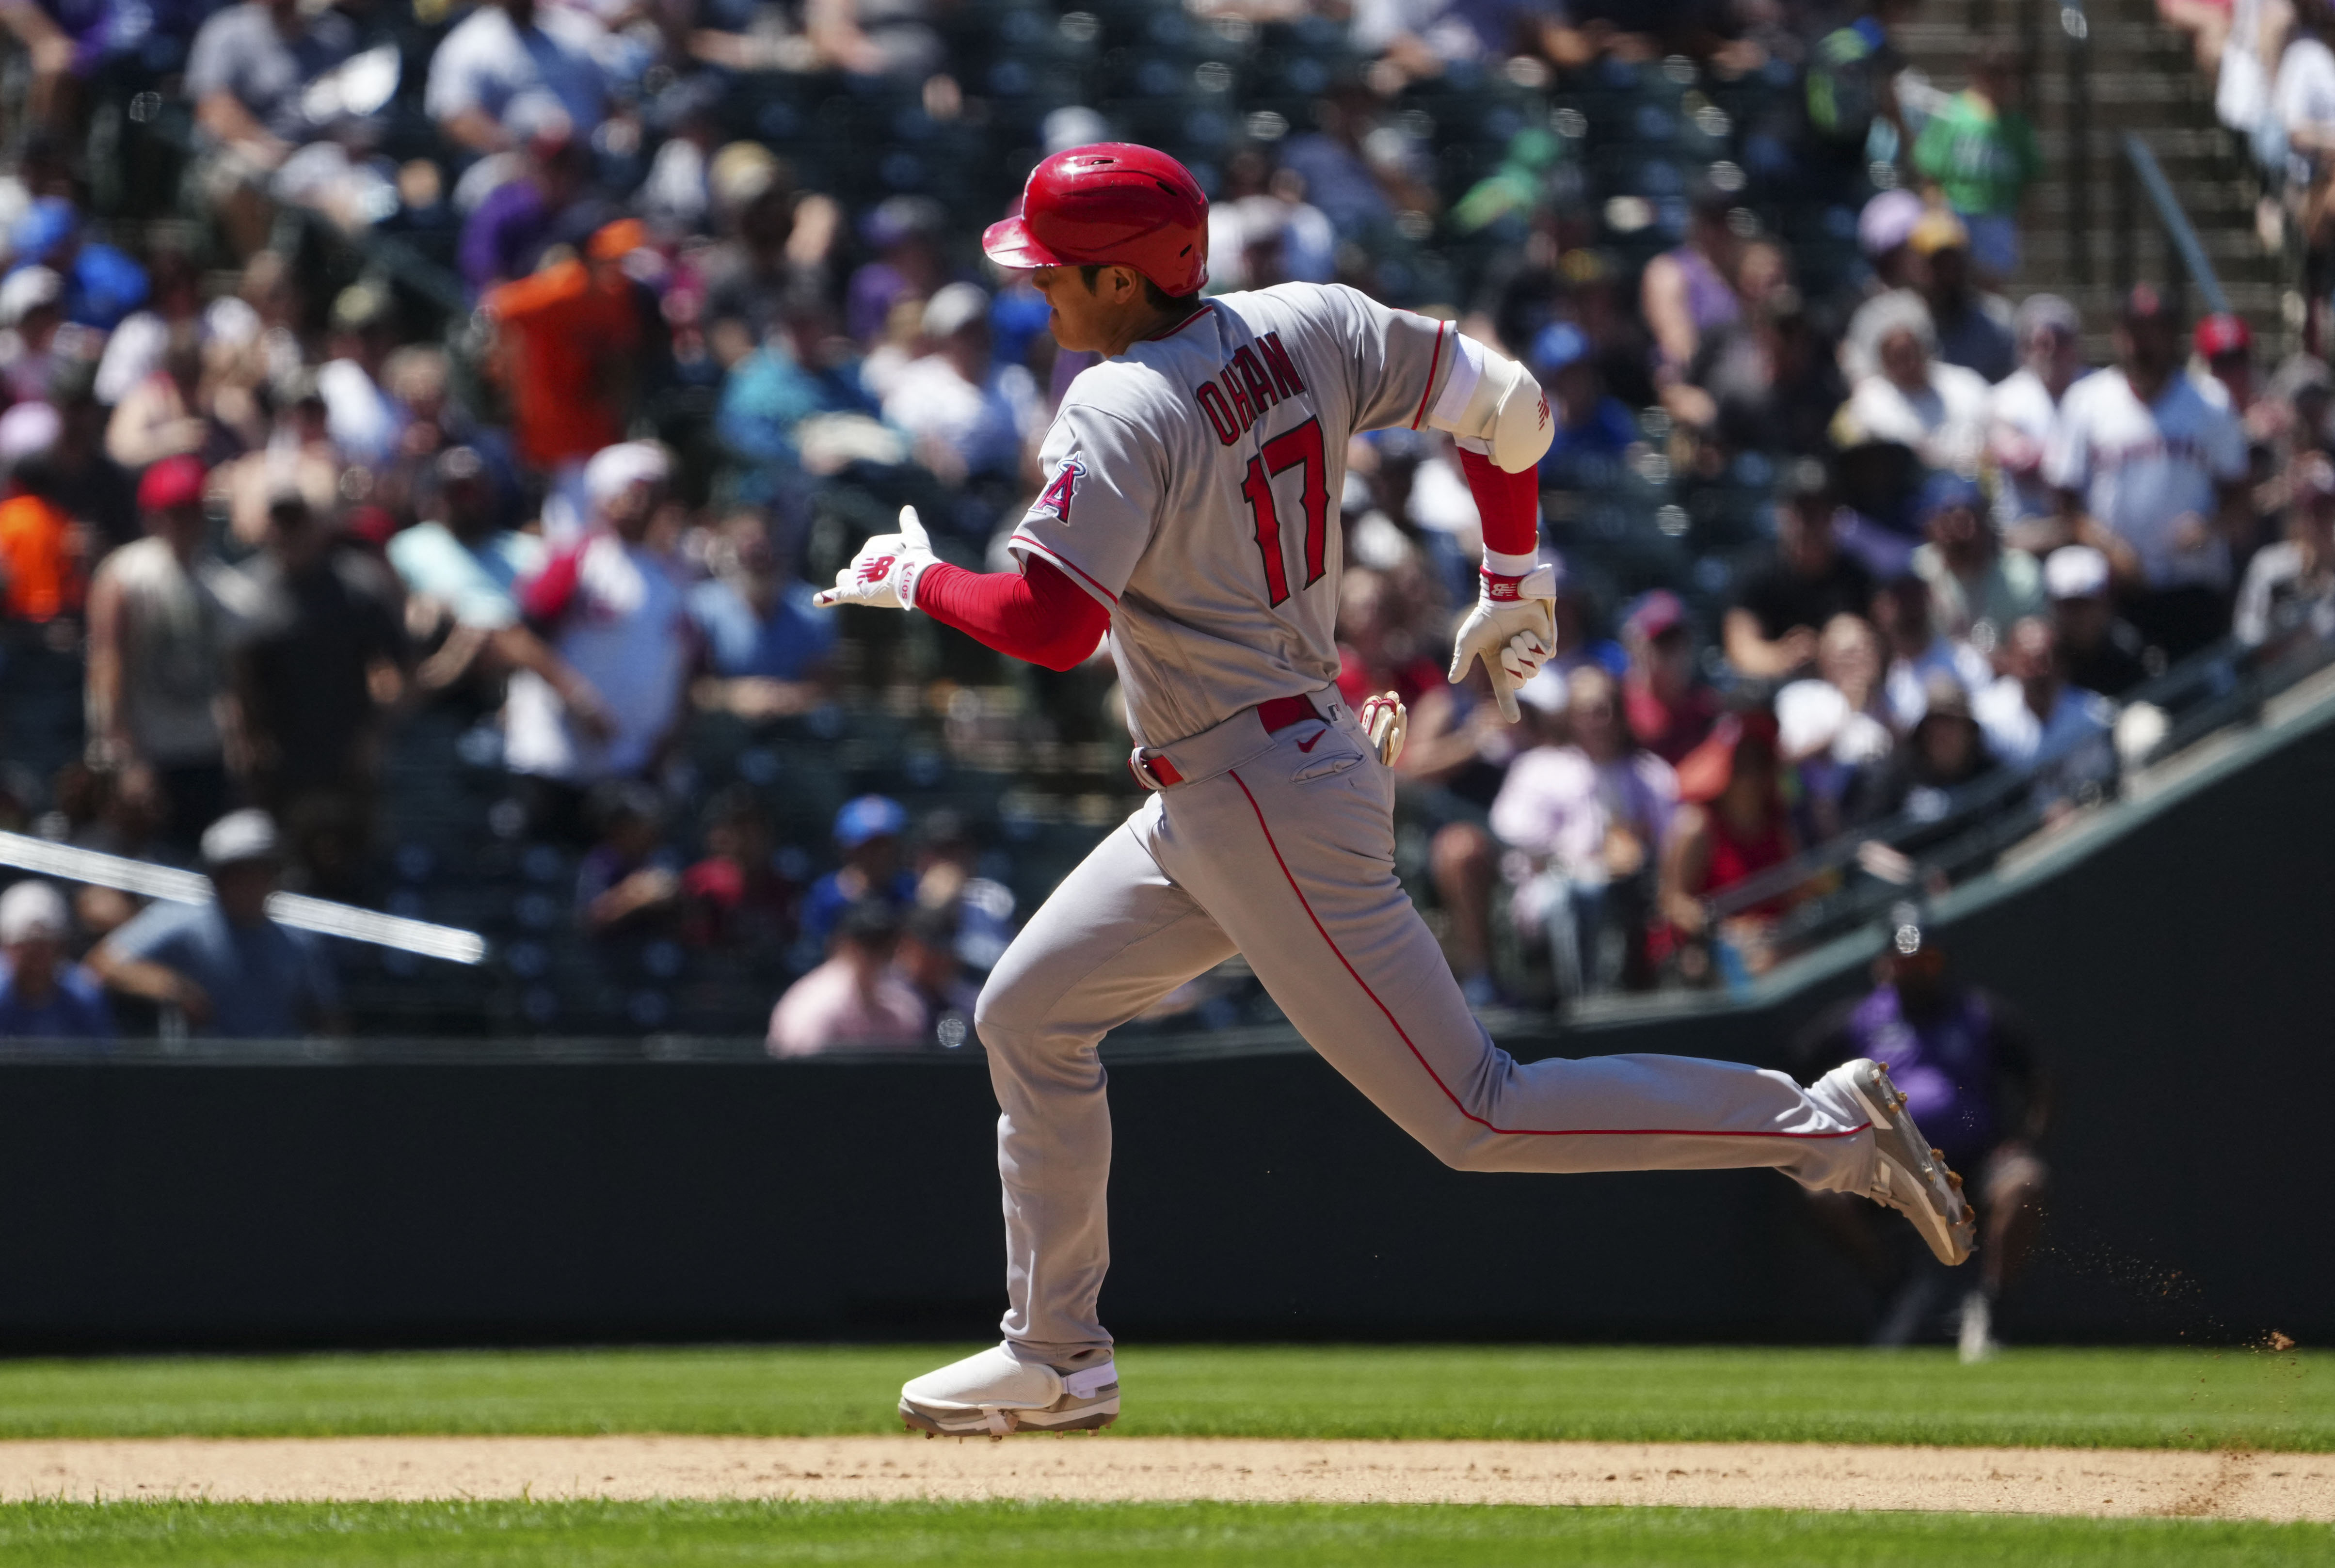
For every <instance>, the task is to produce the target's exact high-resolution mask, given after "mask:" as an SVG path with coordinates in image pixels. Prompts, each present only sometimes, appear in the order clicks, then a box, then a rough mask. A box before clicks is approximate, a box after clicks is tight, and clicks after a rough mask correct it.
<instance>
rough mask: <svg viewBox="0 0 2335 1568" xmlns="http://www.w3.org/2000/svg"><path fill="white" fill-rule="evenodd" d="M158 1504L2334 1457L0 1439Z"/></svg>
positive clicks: (14, 1493) (2089, 1470)
mask: <svg viewBox="0 0 2335 1568" xmlns="http://www.w3.org/2000/svg"><path fill="white" fill-rule="evenodd" d="M159 1497H182V1498H203V1499H208V1500H210V1501H216V1502H244V1501H251V1502H263V1501H264V1502H302V1501H305V1502H339V1501H418V1500H425V1499H435V1498H490V1497H531V1498H537V1499H551V1498H580V1497H607V1498H622V1499H634V1498H650V1497H676V1498H717V1497H792V1498H806V1499H823V1500H839V1499H856V1500H869V1501H879V1500H880V1501H896V1500H901V1499H907V1498H936V1499H991V1498H1063V1499H1071V1500H1079V1501H1089V1502H1126V1501H1176V1500H1187V1499H1208V1500H1215V1501H1226V1502H1256V1503H1265V1502H1273V1503H1288V1502H1321V1503H1361V1502H1381V1503H1526V1504H1555V1505H1576V1504H1609V1505H1610V1504H1641V1505H1664V1506H1684V1507H1722V1508H1749V1507H1758V1508H1789V1509H1823V1510H1836V1509H1872V1508H1884V1509H1885V1508H1915V1509H1949V1510H1957V1511H1974V1512H1982V1513H2015V1514H2067V1515H2099V1516H2118V1515H2158V1516H2175V1517H2193V1518H2208V1519H2263V1520H2315V1521H2323V1522H2335V1455H2326V1454H2288V1453H2240V1452H2221V1453H2195V1452H2180V1451H2166V1450H2154V1449H2093V1448H1918V1447H1878V1446H1869V1447H1867V1446H1848V1445H1832V1444H1795V1443H1647V1444H1636V1443H1498V1442H1348V1441H1323V1442H1314V1441H1301V1440H1278V1441H1265V1440H1255V1439H1247V1438H1223V1437H1111V1436H1109V1435H1107V1434H1106V1435H1103V1436H1099V1437H1015V1438H1012V1439H1009V1440H1007V1441H1004V1442H991V1441H988V1440H986V1439H979V1438H974V1439H949V1438H942V1439H937V1440H923V1439H917V1438H913V1437H308V1438H181V1437H164V1438H143V1439H72V1440H57V1441H16V1442H5V1443H0V1500H6V1501H12V1502H13V1501H21V1500H26V1499H33V1498H62V1499H67V1500H77V1501H87V1500H91V1499H103V1500H113V1499H130V1498H159Z"/></svg>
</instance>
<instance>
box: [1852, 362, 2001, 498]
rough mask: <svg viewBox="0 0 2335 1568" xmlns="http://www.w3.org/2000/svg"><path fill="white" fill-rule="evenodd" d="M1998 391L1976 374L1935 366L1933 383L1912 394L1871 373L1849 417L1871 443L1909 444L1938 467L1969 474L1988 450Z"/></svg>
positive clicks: (1855, 394) (1956, 367) (1855, 397)
mask: <svg viewBox="0 0 2335 1568" xmlns="http://www.w3.org/2000/svg"><path fill="white" fill-rule="evenodd" d="M1992 392H1993V389H1992V388H1991V387H1990V386H1989V385H1988V384H1987V380H1986V378H1985V377H1984V376H1982V375H1981V374H1979V373H1977V372H1976V371H1972V370H1964V369H1963V368H1962V366H1960V365H1958V364H1947V363H1944V362H1943V361H1940V360H1933V361H1931V362H1930V384H1929V385H1928V386H1927V387H1925V388H1923V390H1922V391H1921V392H1914V393H1908V392H1906V391H1905V389H1904V388H1903V387H1901V386H1899V385H1898V384H1897V383H1896V382H1893V381H1891V380H1890V379H1889V378H1888V377H1886V376H1884V375H1878V374H1875V375H1869V376H1866V377H1865V379H1864V380H1862V381H1860V382H1857V383H1856V390H1855V392H1851V393H1850V394H1849V399H1848V417H1849V419H1850V421H1852V422H1853V423H1854V424H1855V427H1856V433H1857V434H1858V435H1860V436H1861V437H1863V439H1865V440H1874V441H1895V442H1898V443H1899V444H1900V445H1903V446H1909V447H1911V448H1913V449H1914V451H1915V452H1917V453H1919V454H1920V455H1921V459H1922V460H1923V462H1924V463H1927V464H1928V465H1929V466H1930V467H1932V468H1933V469H1953V470H1954V471H1956V472H1958V473H1969V472H1972V471H1973V470H1975V469H1977V467H1978V460H1979V455H1980V453H1981V452H1982V451H1983V450H1985V447H1986V418H1987V406H1988V403H1989V402H1990V400H1991V395H1992Z"/></svg>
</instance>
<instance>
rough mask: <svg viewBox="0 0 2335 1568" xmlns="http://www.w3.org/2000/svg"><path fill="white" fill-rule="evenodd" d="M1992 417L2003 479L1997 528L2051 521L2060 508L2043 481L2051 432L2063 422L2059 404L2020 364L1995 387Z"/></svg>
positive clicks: (1990, 408) (1991, 435)
mask: <svg viewBox="0 0 2335 1568" xmlns="http://www.w3.org/2000/svg"><path fill="white" fill-rule="evenodd" d="M2074 390H2075V388H2074V387H2073V386H2072V385H2071V386H2070V387H2069V391H2070V392H2072V391H2074ZM1988 418H1989V420H1990V421H1991V423H1992V425H1993V429H1992V430H1991V431H1990V432H1989V435H1988V440H1989V442H1990V444H1991V446H1992V447H1993V449H1994V451H1995V456H1996V459H1997V461H1998V463H1999V465H2000V468H2001V474H2002V479H2003V482H2002V483H2001V484H2000V485H1997V486H1996V487H1995V492H1994V522H1995V526H1996V527H1997V528H2009V527H2010V525H2011V524H2013V523H2017V522H2021V521H2024V520H2025V519H2026V518H2048V517H2049V516H2050V515H2051V514H2052V512H2053V511H2055V510H2056V509H2057V503H2056V502H2055V501H2054V500H2053V498H2052V495H2051V487H2050V486H2049V485H2047V484H2045V483H2044V482H2043V470H2042V459H2043V455H2044V453H2046V452H2047V451H2049V450H2050V447H2051V431H2052V428H2053V427H2054V426H2056V425H2057V424H2058V423H2059V404H2058V403H2055V402H2052V401H2051V389H2050V388H2049V387H2047V386H2045V385H2044V384H2043V378H2042V377H2041V376H2039V375H2037V374H2036V373H2034V372H2033V371H2032V370H2030V369H2028V368H2027V367H2026V366H2024V365H2021V366H2020V368H2019V369H2017V370H2015V371H2013V372H2011V373H2010V374H2009V375H2007V376H2005V377H2003V378H2002V380H2001V381H2000V382H1996V383H1995V387H1994V392H1993V393H1992V395H1991V397H1990V399H1989V400H1988Z"/></svg>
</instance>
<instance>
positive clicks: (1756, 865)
mask: <svg viewBox="0 0 2335 1568" xmlns="http://www.w3.org/2000/svg"><path fill="white" fill-rule="evenodd" d="M1776 740H1777V734H1776V721H1775V720H1774V719H1773V718H1772V717H1770V716H1769V715H1768V714H1766V713H1757V712H1755V713H1730V714H1729V715H1727V716H1726V717H1725V718H1723V719H1721V720H1720V721H1719V723H1718V724H1717V726H1715V727H1714V728H1713V729H1712V731H1711V732H1710V739H1709V740H1705V741H1703V743H1702V744H1701V745H1700V746H1698V747H1696V748H1695V749H1694V750H1692V751H1691V752H1689V753H1688V754H1687V758H1686V760H1684V761H1683V762H1681V763H1680V764H1679V767H1678V786H1679V803H1680V804H1679V809H1678V814H1677V816H1676V817H1675V818H1672V819H1671V831H1670V835H1669V837H1667V838H1666V839H1665V840H1664V841H1663V844H1662V859H1661V862H1660V866H1659V881H1658V882H1657V884H1656V895H1655V908H1654V917H1653V918H1654V924H1653V927H1652V941H1651V943H1650V951H1651V952H1652V955H1653V957H1654V958H1655V959H1656V960H1657V961H1658V962H1659V961H1662V960H1668V961H1669V963H1671V966H1672V968H1673V969H1674V970H1675V971H1676V973H1677V974H1678V976H1679V978H1680V979H1681V980H1683V981H1685V982H1687V983H1689V984H1707V983H1710V982H1714V981H1717V980H1720V979H1721V978H1726V977H1732V976H1736V975H1749V974H1759V973H1764V972H1765V971H1766V970H1767V969H1768V967H1769V966H1770V965H1771V964H1773V963H1774V962H1775V951H1774V948H1773V945H1772V944H1770V942H1769V941H1768V928H1769V927H1770V926H1771V925H1772V924H1774V923H1775V920H1776V918H1777V916H1778V915H1782V914H1783V913H1784V911H1785V910H1786V909H1787V908H1788V907H1789V905H1790V904H1791V902H1792V897H1793V894H1792V891H1791V890H1786V891H1784V892H1780V893H1777V894H1773V895H1769V896H1768V897H1766V898H1762V899H1759V900H1758V901H1757V902H1755V903H1753V904H1751V905H1748V906H1747V907H1745V908H1743V909H1741V910H1739V911H1737V912H1736V913H1735V914H1733V915H1729V916H1727V917H1726V918H1725V919H1723V920H1720V922H1718V924H1717V928H1716V929H1713V924H1712V920H1711V916H1710V909H1709V906H1708V905H1706V904H1705V902H1704V901H1705V900H1706V899H1708V898H1710V896H1711V895H1714V894H1719V893H1724V892H1726V891H1727V890H1728V889H1729V888H1731V887H1734V886H1737V885H1739V884H1740V883H1743V882H1746V881H1748V880H1749V879H1750V878H1752V877H1754V876H1759V874H1760V873H1761V872H1763V871H1769V870H1773V869H1774V868H1775V867H1777V866H1781V865H1783V864H1784V863H1785V862H1786V861H1788V860H1789V859H1791V858H1792V857H1793V856H1795V855H1797V853H1799V842H1798V839H1797V836H1796V835H1795V834H1794V833H1793V831H1792V822H1791V812H1790V810H1789V809H1788V807H1787V806H1786V804H1785V800H1784V793H1783V772H1782V769H1781V766H1780V764H1779V762H1778V758H1777V755H1776Z"/></svg>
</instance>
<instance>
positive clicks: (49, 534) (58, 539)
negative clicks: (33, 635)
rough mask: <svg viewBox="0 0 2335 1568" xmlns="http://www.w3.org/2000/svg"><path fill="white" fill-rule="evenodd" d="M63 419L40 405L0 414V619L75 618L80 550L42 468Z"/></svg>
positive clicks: (78, 534)
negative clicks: (1, 475)
mask: <svg viewBox="0 0 2335 1568" xmlns="http://www.w3.org/2000/svg"><path fill="white" fill-rule="evenodd" d="M63 433H64V421H63V419H62V418H60V417H59V415H58V413H57V411H56V410H55V409H53V408H51V407H50V406H49V405H48V404H47V403H18V404H17V405H16V406H15V408H12V409H10V410H9V411H7V412H6V413H5V414H0V472H5V475H6V479H5V490H6V495H7V498H6V499H5V500H0V614H5V615H6V617H7V618H8V619H9V620H11V621H16V622H31V623H34V624H45V623H47V622H50V621H53V620H55V619H56V618H57V617H58V616H59V615H71V614H73V613H76V612H78V611H79V610H80V609H81V606H82V595H83V593H84V592H85V591H86V589H87V586H88V584H87V581H86V579H85V577H84V576H83V561H82V556H83V555H84V553H85V552H86V549H87V546H86V544H85V543H84V542H83V540H82V531H81V530H80V529H79V528H75V527H74V526H73V518H70V517H68V516H67V515H66V514H65V510H64V508H62V507H60V506H58V505H57V504H56V503H55V502H54V501H53V500H51V499H50V498H49V497H48V495H47V493H46V491H47V488H48V486H47V479H48V470H49V462H50V459H51V458H52V456H53V454H54V452H55V450H56V445H57V440H58V438H59V437H60V436H61V435H63Z"/></svg>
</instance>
